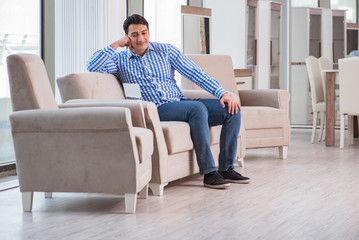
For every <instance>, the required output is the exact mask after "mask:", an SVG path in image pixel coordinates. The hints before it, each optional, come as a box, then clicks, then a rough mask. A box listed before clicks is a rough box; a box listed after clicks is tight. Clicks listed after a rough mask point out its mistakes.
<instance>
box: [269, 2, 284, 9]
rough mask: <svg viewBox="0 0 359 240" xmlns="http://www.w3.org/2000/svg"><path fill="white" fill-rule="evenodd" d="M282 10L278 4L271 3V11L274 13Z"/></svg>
mask: <svg viewBox="0 0 359 240" xmlns="http://www.w3.org/2000/svg"><path fill="white" fill-rule="evenodd" d="M281 8H282V4H280V3H271V9H272V10H274V11H280V10H281Z"/></svg>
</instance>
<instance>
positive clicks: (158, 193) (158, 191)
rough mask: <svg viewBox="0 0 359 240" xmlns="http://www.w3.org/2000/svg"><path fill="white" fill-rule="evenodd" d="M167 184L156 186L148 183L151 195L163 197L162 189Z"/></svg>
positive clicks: (156, 184)
mask: <svg viewBox="0 0 359 240" xmlns="http://www.w3.org/2000/svg"><path fill="white" fill-rule="evenodd" d="M167 184H168V183H164V184H158V183H150V185H149V187H150V188H151V190H152V193H153V195H155V196H162V195H163V188H164V187H165V186H167Z"/></svg>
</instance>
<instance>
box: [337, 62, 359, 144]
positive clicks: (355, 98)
mask: <svg viewBox="0 0 359 240" xmlns="http://www.w3.org/2000/svg"><path fill="white" fill-rule="evenodd" d="M358 76H359V57H351V58H344V59H339V86H340V88H339V106H340V107H339V111H340V148H344V125H345V116H346V115H347V116H348V143H349V145H350V144H353V137H354V129H353V116H358V115H359V94H358V89H359V79H358Z"/></svg>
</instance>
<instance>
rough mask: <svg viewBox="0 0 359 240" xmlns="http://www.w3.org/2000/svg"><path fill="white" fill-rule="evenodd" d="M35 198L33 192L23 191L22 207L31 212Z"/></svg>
mask: <svg viewBox="0 0 359 240" xmlns="http://www.w3.org/2000/svg"><path fill="white" fill-rule="evenodd" d="M33 198H34V193H33V192H22V209H23V210H24V212H31V210H32V200H33Z"/></svg>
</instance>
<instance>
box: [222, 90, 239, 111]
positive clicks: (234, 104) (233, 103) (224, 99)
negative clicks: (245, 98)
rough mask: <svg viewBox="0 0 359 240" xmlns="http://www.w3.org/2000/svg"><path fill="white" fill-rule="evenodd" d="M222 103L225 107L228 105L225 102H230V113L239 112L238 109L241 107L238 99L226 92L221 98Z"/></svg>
mask: <svg viewBox="0 0 359 240" xmlns="http://www.w3.org/2000/svg"><path fill="white" fill-rule="evenodd" d="M220 103H221V105H222V107H223V108H225V107H226V105H225V103H227V104H228V113H230V114H234V113H238V109H241V106H240V105H239V103H238V102H237V101H236V100H234V99H233V98H232V97H231V96H229V94H228V93H224V94H223V95H222V97H221V99H220Z"/></svg>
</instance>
